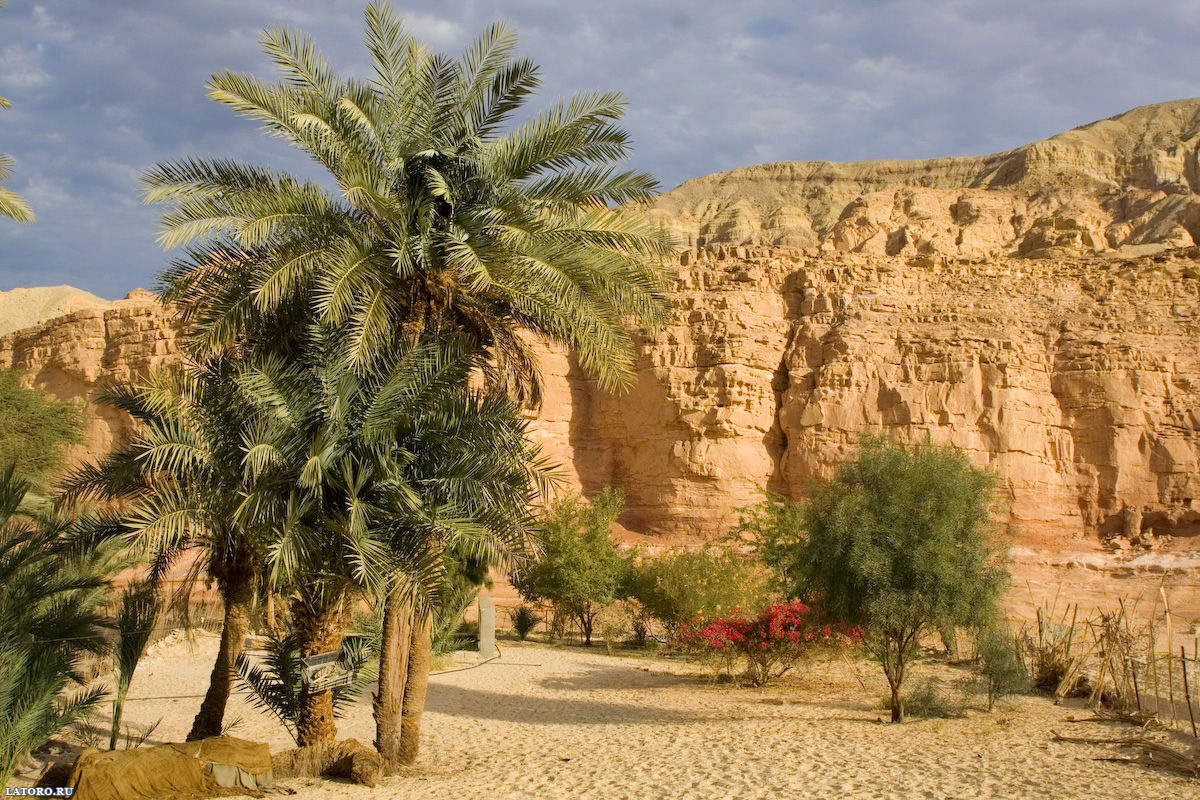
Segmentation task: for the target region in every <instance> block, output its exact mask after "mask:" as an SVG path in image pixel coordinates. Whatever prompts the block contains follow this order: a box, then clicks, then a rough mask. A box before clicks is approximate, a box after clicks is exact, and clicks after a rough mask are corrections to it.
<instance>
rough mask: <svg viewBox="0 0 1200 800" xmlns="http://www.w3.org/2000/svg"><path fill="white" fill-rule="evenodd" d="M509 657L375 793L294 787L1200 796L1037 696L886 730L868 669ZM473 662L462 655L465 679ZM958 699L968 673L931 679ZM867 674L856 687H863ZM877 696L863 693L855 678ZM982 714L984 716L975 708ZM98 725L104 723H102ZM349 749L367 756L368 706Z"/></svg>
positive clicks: (160, 664)
mask: <svg viewBox="0 0 1200 800" xmlns="http://www.w3.org/2000/svg"><path fill="white" fill-rule="evenodd" d="M501 647H502V657H501V658H500V659H499V660H498V661H495V662H492V663H489V664H485V665H483V666H480V667H478V668H475V669H469V670H465V671H457V672H447V673H443V674H439V675H436V676H434V677H433V678H432V680H431V688H430V692H429V703H428V707H427V709H428V710H427V712H426V715H425V724H424V736H423V749H422V755H421V758H420V761H419V763H418V764H417V766H416V767H415V768H414V769H412V770H411V771H410V772H409V773H408V774H406V775H403V776H399V777H395V778H389V779H386V780H385V781H384V782H383V783H382V784H381V785H380V786H378V787H376V788H374V789H368V788H364V787H359V786H352V785H349V784H346V783H341V782H337V781H326V780H299V781H289V782H287V783H286V785H287V786H288V787H289V788H291V789H293V790H295V792H296V794H295V797H296V798H297V800H316V799H317V798H322V799H324V800H342V799H343V798H345V799H347V800H349V799H350V798H354V799H355V800H357V799H359V798H361V799H362V800H367V798H418V797H420V798H427V797H438V798H464V800H466V799H467V798H593V797H595V798H605V800H620V798H639V799H640V798H655V797H662V798H714V799H715V798H783V797H787V798H806V797H811V798H836V797H862V798H1049V797H1054V798H1084V797H1086V798H1089V799H1090V800H1102V799H1103V798H1114V800H1115V799H1116V798H1122V799H1123V798H1132V797H1137V798H1171V799H1172V800H1179V798H1187V797H1200V783H1197V782H1194V781H1187V780H1184V779H1182V778H1178V777H1174V776H1171V775H1168V774H1165V773H1161V772H1156V771H1153V770H1149V769H1147V768H1144V767H1141V766H1137V765H1131V764H1123V763H1114V762H1111V761H1104V760H1099V759H1103V758H1106V757H1113V756H1121V755H1122V753H1120V752H1119V751H1117V750H1115V749H1112V748H1110V747H1106V746H1100V745H1080V744H1069V743H1056V742H1054V741H1052V731H1054V730H1059V731H1062V732H1064V733H1069V734H1070V735H1076V736H1113V735H1121V734H1125V733H1128V732H1129V731H1128V729H1122V728H1117V729H1114V728H1113V727H1112V726H1107V725H1100V724H1097V723H1073V722H1070V721H1069V718H1071V717H1084V716H1087V712H1086V711H1084V710H1082V709H1079V708H1072V707H1066V706H1054V705H1053V704H1052V703H1051V702H1050V701H1048V700H1045V699H1043V698H1039V697H1021V698H1017V699H1015V700H1014V701H1012V702H1011V703H1008V704H1006V705H1005V706H1004V707H1002V708H999V709H998V710H996V711H995V712H993V713H991V714H989V713H987V712H986V711H983V710H982V708H981V707H980V708H977V709H969V710H968V711H967V714H966V716H965V718H959V719H932V720H915V721H910V722H908V723H905V724H904V725H901V726H895V725H890V724H884V723H883V719H884V716H885V714H884V712H883V711H882V709H881V707H880V704H879V699H880V698H881V697H882V696H883V694H884V684H883V682H882V679H881V677H880V676H878V675H877V674H876V673H875V671H874V669H873V668H872V666H871V665H870V664H868V663H866V662H862V663H859V664H856V665H851V664H850V663H848V662H845V661H842V660H832V661H826V662H822V663H817V664H815V665H812V666H811V667H810V668H809V669H807V670H806V671H805V672H804V673H803V674H800V675H796V676H794V677H790V678H788V679H786V680H785V681H784V682H781V683H779V684H778V685H773V686H768V687H767V688H766V689H763V690H756V689H746V688H737V687H732V686H728V685H720V684H714V683H712V682H710V681H709V679H708V676H707V674H706V673H705V672H704V671H703V670H702V669H701V668H700V667H698V666H696V665H693V664H688V663H685V662H679V661H673V660H668V659H662V658H651V657H648V656H645V655H640V654H633V655H614V656H609V655H606V654H605V652H604V650H603V648H601V647H597V648H594V649H593V650H591V651H587V650H584V649H582V648H579V647H552V646H548V645H544V644H533V643H515V642H512V643H502V644H501ZM215 648H216V637H215V636H213V635H211V634H205V633H200V634H197V635H196V636H195V638H194V641H193V642H191V643H189V642H188V641H187V640H186V639H185V638H184V637H182V636H181V635H179V634H175V635H173V636H172V637H170V638H168V639H167V640H164V641H162V642H160V643H158V644H157V645H155V646H154V647H153V648H152V650H151V651H150V652H149V653H148V654H147V656H146V658H145V660H144V661H143V662H142V665H141V666H140V667H139V670H138V673H137V675H136V676H135V679H134V683H133V686H132V689H131V691H130V700H129V704H128V707H127V710H126V719H127V721H128V722H129V723H131V724H132V725H134V726H141V725H148V724H151V723H154V722H155V721H156V720H159V719H161V720H162V721H161V723H160V724H159V726H158V728H157V729H156V730H155V731H154V733H153V736H152V737H151V739H150V742H151V743H154V742H164V741H173V740H174V741H178V740H181V739H182V738H183V737H184V735H185V734H186V733H187V730H188V727H189V725H190V723H191V719H192V715H193V714H194V713H195V710H196V708H197V707H198V704H199V693H200V692H201V691H202V690H203V688H204V686H205V685H206V679H207V675H208V671H209V669H210V667H211V664H212V658H213V654H214V652H215ZM475 659H476V656H475V655H474V654H470V653H460V654H458V658H457V661H458V663H459V665H462V664H469V663H474V661H475ZM919 670H920V671H919V673H918V676H919V675H920V674H925V675H927V676H932V677H935V678H938V679H941V680H944V681H947V682H948V685H949V684H953V683H954V682H956V681H957V682H962V681H964V680H966V679H967V678H969V675H968V673H966V672H965V671H964V670H958V669H954V668H951V667H946V666H943V665H939V664H925V665H922V666H921V667H920V668H919ZM856 672H857V675H856ZM860 678H861V680H862V681H864V682H865V684H866V687H867V689H866V691H864V689H863V687H862V685H860V684H859V679H860ZM976 703H978V701H976ZM227 719H228V720H231V721H232V720H238V721H237V722H236V724H234V726H233V728H232V730H231V733H232V734H233V735H236V736H240V737H243V738H247V739H254V740H258V741H265V742H268V743H269V744H270V746H271V748H272V750H277V749H281V748H285V747H288V746H290V745H291V742H290V739H289V737H288V734H287V733H286V731H284V729H283V728H282V727H281V726H280V725H279V724H278V723H277V722H275V721H274V719H273V718H272V717H270V716H269V715H267V714H266V713H264V712H262V711H260V710H258V709H256V708H254V707H252V706H251V705H249V704H248V703H247V702H246V700H245V699H244V698H243V697H241V696H238V697H235V698H234V699H233V700H232V702H231V704H230V710H229V714H228V717H227ZM97 721H98V722H101V723H102V724H103V723H104V722H106V719H105V718H104V717H103V716H102V717H100V718H99V719H98V720H97ZM340 727H341V731H340V733H341V735H342V736H343V737H347V736H353V737H356V738H358V739H360V740H361V741H363V742H370V741H371V738H372V734H373V725H372V720H371V712H370V704H369V694H368V695H367V696H364V698H363V699H362V702H361V703H359V704H358V705H356V706H355V707H354V708H353V709H352V710H351V712H350V713H349V714H348V715H347V716H346V717H345V718H344V719H343V720H342V721H341V723H340Z"/></svg>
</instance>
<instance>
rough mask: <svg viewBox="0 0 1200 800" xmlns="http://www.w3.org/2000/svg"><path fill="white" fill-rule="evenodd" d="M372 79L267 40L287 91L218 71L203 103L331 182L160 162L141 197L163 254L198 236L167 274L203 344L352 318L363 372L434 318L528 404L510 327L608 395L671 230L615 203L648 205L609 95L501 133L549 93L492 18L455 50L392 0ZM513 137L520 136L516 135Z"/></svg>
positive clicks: (531, 383)
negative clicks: (429, 40) (242, 122)
mask: <svg viewBox="0 0 1200 800" xmlns="http://www.w3.org/2000/svg"><path fill="white" fill-rule="evenodd" d="M366 22H367V35H366V46H367V49H368V51H369V52H370V54H371V57H372V60H373V63H374V67H375V73H376V74H375V78H374V80H372V81H369V82H367V81H361V80H353V79H344V78H339V77H337V76H335V75H334V74H333V72H332V71H331V70H330V68H329V67H328V65H327V64H326V63H325V61H324V60H323V59H322V58H321V56H320V55H319V54H318V53H317V51H316V49H315V47H314V46H313V44H312V43H311V41H310V40H309V39H308V38H307V37H306V36H304V35H302V34H298V33H295V32H292V31H288V30H285V29H281V28H272V29H270V30H268V31H266V32H265V33H264V34H263V36H262V44H263V48H264V50H265V51H266V54H267V56H268V57H269V58H270V59H271V60H272V61H273V62H274V63H275V64H276V65H277V66H278V67H279V68H280V71H281V72H282V74H283V80H282V81H281V82H280V83H278V84H267V83H265V82H263V81H260V80H258V79H257V78H254V77H252V76H249V75H241V74H233V73H221V74H218V75H214V76H213V78H212V80H211V82H210V84H209V86H210V93H209V95H210V97H212V98H213V99H215V100H217V101H219V102H221V103H224V104H226V105H229V106H231V107H232V108H233V109H234V110H235V111H237V112H238V113H239V114H241V115H242V116H246V117H248V118H250V119H253V120H255V121H256V122H259V123H261V124H262V125H263V127H264V128H265V129H266V130H267V131H268V132H270V133H271V134H272V135H274V136H277V137H280V138H282V139H284V140H285V141H287V142H289V143H290V144H293V145H295V146H297V147H299V148H301V149H302V150H304V151H306V152H307V153H308V154H309V155H310V156H311V157H312V158H313V159H314V160H315V161H316V162H317V163H318V164H319V165H321V166H322V167H324V168H325V169H327V170H328V171H329V173H330V175H331V177H332V178H333V179H334V181H335V182H336V184H337V187H338V190H339V191H338V193H337V194H333V193H331V192H329V191H327V190H326V189H325V188H324V187H323V186H321V185H318V184H316V183H312V182H307V181H303V180H301V179H299V178H296V177H294V176H292V175H289V174H287V173H283V172H278V171H274V170H270V169H266V168H262V167H256V166H250V165H244V164H240V163H236V162H233V161H226V160H219V159H200V158H194V159H187V160H182V161H177V162H171V163H165V164H160V165H159V166H158V167H156V168H155V169H153V170H152V171H150V172H149V173H147V174H146V176H145V177H144V184H145V197H146V200H147V201H148V202H152V203H165V204H167V205H169V206H170V207H171V208H170V210H169V211H168V212H167V213H166V214H165V216H164V217H163V220H162V221H163V226H164V231H163V233H162V234H161V236H160V242H161V243H162V244H163V245H164V246H167V247H174V246H178V245H192V248H191V249H190V250H189V251H188V252H187V254H186V255H185V257H183V258H182V259H180V260H178V261H177V262H176V263H174V264H173V265H172V266H171V267H170V268H169V269H168V270H167V271H166V272H165V273H164V275H163V278H162V280H163V284H164V289H165V297H166V298H167V299H168V300H171V301H174V302H177V303H180V304H181V306H182V307H183V308H184V310H185V313H186V314H187V315H188V318H189V320H190V321H191V324H192V327H193V331H194V332H195V333H196V335H197V338H198V342H199V344H200V346H201V347H202V348H204V349H206V350H208V351H214V350H220V349H221V348H222V347H224V346H228V345H230V344H232V343H233V342H235V341H237V336H238V334H239V332H241V331H244V330H245V329H246V327H247V325H249V324H252V322H253V321H259V322H261V321H263V320H267V321H270V320H274V321H276V322H279V321H280V320H281V319H282V318H285V317H286V316H287V315H288V314H289V313H294V312H295V311H296V310H297V309H300V310H301V311H302V313H309V312H310V311H311V310H312V309H315V310H316V312H317V315H318V316H319V318H320V319H321V320H322V321H323V322H325V323H327V324H330V325H341V324H345V325H346V326H347V333H348V335H347V337H346V340H345V342H344V344H343V346H342V348H343V352H344V355H345V356H346V358H347V360H348V362H349V363H350V364H351V365H352V366H353V367H354V368H355V369H356V370H357V371H360V372H362V371H365V370H369V369H370V368H371V366H372V365H373V364H374V362H375V360H376V359H377V358H378V357H379V356H380V355H381V354H382V353H383V352H385V351H386V350H387V349H389V348H390V347H391V346H392V344H393V342H394V341H395V340H396V338H397V337H398V336H399V337H402V338H406V339H407V340H408V341H410V342H411V341H415V340H416V339H417V338H419V336H420V335H421V333H422V331H424V330H425V324H424V323H425V322H427V321H428V320H431V319H436V320H437V321H438V323H437V324H438V325H439V326H442V327H444V328H450V329H454V330H457V331H460V332H462V333H464V334H466V335H468V336H469V337H470V339H471V341H472V342H473V343H474V344H475V345H476V346H478V347H479V348H480V349H481V350H484V351H486V352H487V354H488V357H489V358H488V371H489V374H491V375H492V376H493V377H495V378H497V379H500V378H503V377H505V376H506V375H507V376H517V377H520V378H522V379H524V383H525V388H527V389H528V390H530V391H531V392H532V393H533V394H534V396H536V390H537V380H536V378H537V365H536V359H535V358H534V356H533V354H532V353H531V351H530V349H529V346H528V344H527V343H526V340H525V339H523V338H522V337H521V335H520V332H521V331H529V332H531V333H533V334H535V335H537V336H540V337H545V338H548V339H550V340H552V341H557V342H563V343H565V344H567V345H569V346H570V347H571V348H572V349H573V350H574V352H575V353H576V354H577V355H578V357H579V359H580V362H581V363H582V364H583V366H584V367H585V368H587V369H588V370H589V371H590V372H592V373H593V374H594V375H595V376H596V377H597V379H599V381H600V382H601V384H602V385H604V386H605V387H608V388H617V387H619V386H622V385H625V384H626V383H627V382H628V381H629V379H630V375H631V366H632V352H633V348H632V336H631V333H630V330H629V324H628V323H629V322H630V321H631V320H632V321H634V322H636V323H637V324H640V325H643V326H646V327H651V328H653V327H655V326H657V325H659V324H661V323H662V322H663V321H664V319H665V313H666V309H667V303H666V289H667V277H668V276H667V273H666V272H665V270H663V269H662V268H661V267H660V264H661V261H662V259H663V258H664V257H666V256H667V255H669V254H670V253H671V252H672V244H671V242H670V241H669V239H668V237H667V236H666V235H665V234H663V233H662V232H661V231H659V230H657V229H654V228H652V227H650V226H649V225H647V224H646V223H645V222H643V221H641V220H640V219H639V218H637V217H636V216H633V215H630V214H626V213H623V212H622V211H620V210H614V209H612V208H609V204H614V203H624V202H627V201H640V200H645V199H647V198H649V197H650V196H651V195H652V193H653V192H654V191H655V189H656V188H657V183H656V182H655V180H654V179H653V178H652V177H651V176H650V175H648V174H646V173H643V172H637V171H628V170H626V171H622V170H618V169H617V168H616V167H614V166H613V163H614V162H616V161H618V160H620V159H623V158H625V157H626V156H627V155H628V154H629V152H630V148H629V141H628V135H627V134H626V133H625V131H623V130H622V129H621V128H620V127H618V126H617V125H616V124H615V121H616V120H619V119H620V118H621V116H622V115H623V113H624V106H625V102H624V99H623V98H622V97H621V95H620V94H618V93H616V92H596V93H588V94H580V95H576V96H574V97H572V98H571V99H570V100H560V101H558V102H556V103H554V104H553V105H552V106H551V107H550V108H549V109H547V110H546V111H544V112H542V113H540V114H538V115H536V116H534V117H533V118H531V119H530V120H528V121H527V122H525V123H523V124H521V125H518V126H516V127H512V125H511V120H512V118H513V115H514V114H515V112H516V111H517V110H518V109H520V108H521V106H522V105H523V104H524V103H525V101H526V100H527V99H528V97H529V95H530V94H531V93H532V92H533V91H534V90H535V89H536V88H537V87H538V86H539V85H540V79H539V77H538V71H537V67H536V66H534V64H533V63H532V62H531V61H529V60H528V59H514V58H513V52H514V51H515V47H516V39H515V36H514V35H513V34H512V32H511V31H509V30H508V28H507V27H506V26H505V25H504V24H502V23H497V24H495V25H493V26H492V27H491V28H489V29H488V30H487V31H486V32H485V33H484V34H483V35H482V36H480V37H479V39H478V40H477V41H476V42H475V43H474V44H473V45H472V46H471V47H470V48H468V49H467V51H466V52H465V53H464V54H463V55H462V56H461V57H460V58H458V59H449V58H447V57H445V56H443V55H440V54H437V53H433V52H431V51H430V50H428V49H426V48H425V47H424V46H422V45H421V44H420V43H419V42H417V41H416V40H415V39H413V38H412V37H411V36H409V35H408V34H407V33H406V32H405V31H404V29H403V26H402V24H401V21H400V19H399V18H398V17H397V16H396V14H395V13H394V12H393V11H392V10H391V9H390V7H388V6H387V5H385V4H374V5H371V6H369V7H368V8H367V11H366ZM510 128H511V129H510Z"/></svg>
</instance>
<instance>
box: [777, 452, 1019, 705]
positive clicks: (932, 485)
mask: <svg viewBox="0 0 1200 800" xmlns="http://www.w3.org/2000/svg"><path fill="white" fill-rule="evenodd" d="M994 486H995V479H994V476H993V475H992V474H991V473H990V472H987V471H984V470H981V469H977V468H975V467H973V466H971V464H970V462H969V461H968V460H967V458H966V456H965V455H964V454H963V453H962V451H960V450H957V449H953V448H948V447H934V446H932V445H930V444H929V443H928V442H926V443H925V444H924V445H923V446H920V447H917V448H915V449H914V450H912V451H907V450H904V449H903V448H901V447H898V446H896V445H893V444H890V443H889V442H888V441H887V440H886V439H885V438H865V439H864V440H863V441H862V442H861V445H860V448H859V452H858V454H857V455H856V456H855V457H854V458H852V459H850V460H848V461H846V462H844V463H843V464H842V465H841V466H840V467H839V469H838V471H837V474H836V476H835V477H834V478H833V479H832V480H831V481H829V482H828V483H826V484H824V485H822V486H819V487H816V488H815V490H814V491H813V493H812V495H811V499H810V500H809V502H808V504H807V505H806V506H805V508H804V510H803V514H802V515H800V516H799V517H797V516H795V515H791V514H789V515H786V516H782V515H777V516H776V518H777V519H785V520H788V521H791V522H794V521H796V520H797V519H799V520H802V525H799V526H794V527H789V528H787V529H782V530H775V531H773V532H772V534H771V536H770V537H769V538H768V539H767V543H768V545H769V548H770V549H768V550H767V551H765V552H766V555H767V558H768V561H769V563H770V564H771V565H772V566H774V567H775V568H776V569H777V570H779V571H780V574H781V575H784V576H787V580H788V589H789V593H790V594H791V595H793V596H804V597H812V598H816V599H818V600H819V601H820V602H821V603H822V604H823V605H824V606H825V608H826V610H827V612H828V613H829V614H830V615H832V616H833V617H834V618H837V619H841V620H844V621H845V622H847V623H850V624H853V625H861V626H862V629H863V634H864V642H865V643H866V645H867V647H868V648H869V650H870V651H871V653H872V654H873V655H874V656H875V657H876V658H877V659H878V660H879V662H880V664H881V665H882V666H883V671H884V674H885V676H886V677H887V680H888V685H889V686H890V688H891V704H892V720H893V721H902V720H903V719H904V703H903V695H902V694H901V690H902V686H903V683H904V679H905V676H906V670H907V667H908V663H909V660H910V659H911V657H912V655H913V654H914V653H915V651H916V649H917V648H918V646H919V642H920V638H921V636H922V634H924V633H926V632H927V631H929V630H935V629H936V628H937V627H939V626H959V627H964V628H966V627H975V626H978V625H979V624H980V623H981V622H985V621H991V620H993V619H994V618H995V617H996V615H997V614H998V611H997V602H998V600H999V598H1000V597H1001V595H1002V594H1003V592H1004V590H1005V589H1006V587H1007V582H1008V574H1007V572H1006V571H1005V569H1004V566H1003V563H1002V562H1003V556H1002V552H1001V550H1000V549H999V548H998V546H997V542H996V538H995V536H994V526H993V524H992V518H991V508H992V504H993V499H992V493H993V489H994Z"/></svg>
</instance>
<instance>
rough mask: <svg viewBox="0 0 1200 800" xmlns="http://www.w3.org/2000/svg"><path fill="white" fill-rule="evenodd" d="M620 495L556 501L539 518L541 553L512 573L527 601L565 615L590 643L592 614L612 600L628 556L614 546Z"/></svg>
mask: <svg viewBox="0 0 1200 800" xmlns="http://www.w3.org/2000/svg"><path fill="white" fill-rule="evenodd" d="M624 503H625V497H624V495H623V494H621V492H620V491H618V490H615V489H612V488H606V489H604V490H603V491H602V492H600V494H599V495H597V496H596V499H595V500H593V501H592V502H590V503H589V502H586V501H585V500H584V499H583V498H582V497H580V496H578V495H570V496H566V497H563V498H560V499H559V500H557V501H555V502H554V503H553V504H552V505H551V506H550V508H549V509H548V510H547V511H546V514H545V516H544V517H543V518H542V521H541V525H540V530H541V541H542V548H543V552H542V556H541V558H540V559H538V560H537V561H536V562H535V563H534V564H532V565H531V566H529V567H527V568H526V569H524V570H523V571H521V572H520V573H518V574H517V575H515V576H514V577H513V586H514V587H515V588H516V589H517V591H518V592H520V593H521V596H522V597H524V598H525V599H526V600H528V601H531V602H540V601H549V602H550V603H552V604H553V605H554V608H555V609H556V611H558V612H559V613H560V614H566V615H569V616H570V617H571V618H572V619H573V620H574V621H575V623H576V624H577V625H578V627H579V631H580V633H582V634H583V641H584V644H587V645H590V644H591V643H592V628H593V625H594V624H595V619H596V614H597V613H598V612H599V611H600V609H602V608H604V607H605V606H608V605H611V604H612V603H613V602H614V601H616V600H617V598H618V595H619V593H620V590H621V588H622V586H623V585H624V582H625V573H626V571H627V569H628V559H627V558H626V557H625V556H622V555H621V553H619V552H618V551H617V545H616V542H615V541H614V540H613V538H612V528H613V524H614V523H615V522H616V521H617V515H618V514H620V513H621V507H622V506H623V505H624Z"/></svg>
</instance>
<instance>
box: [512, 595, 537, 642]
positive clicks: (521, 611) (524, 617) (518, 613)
mask: <svg viewBox="0 0 1200 800" xmlns="http://www.w3.org/2000/svg"><path fill="white" fill-rule="evenodd" d="M509 619H510V620H511V621H512V627H513V631H514V632H515V633H516V634H517V637H518V638H520V639H521V641H525V640H526V639H528V638H529V634H531V633H533V629H534V628H536V627H537V626H538V623H539V622H541V621H542V618H541V616H540V615H539V614H538V613H537V611H535V610H534V609H533V607H532V606H530V605H528V604H526V603H521V605H519V606H517V607H516V608H515V609H513V610H512V611H510V612H509Z"/></svg>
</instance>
